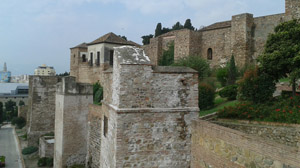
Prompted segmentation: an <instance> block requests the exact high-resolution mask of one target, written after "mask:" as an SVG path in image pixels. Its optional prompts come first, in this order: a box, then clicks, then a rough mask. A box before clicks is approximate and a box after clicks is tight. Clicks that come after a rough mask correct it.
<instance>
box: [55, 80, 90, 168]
mask: <svg viewBox="0 0 300 168" xmlns="http://www.w3.org/2000/svg"><path fill="white" fill-rule="evenodd" d="M92 102H93V87H92V85H90V84H83V83H76V82H75V78H74V77H64V78H62V81H61V82H60V83H59V84H58V85H57V91H56V109H55V154H54V167H56V168H62V167H65V166H71V165H74V164H85V162H86V160H85V159H86V154H87V136H88V135H87V114H88V104H89V103H92Z"/></svg>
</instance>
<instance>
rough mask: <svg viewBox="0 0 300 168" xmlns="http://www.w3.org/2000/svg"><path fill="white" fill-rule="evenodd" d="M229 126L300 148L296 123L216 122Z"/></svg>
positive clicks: (299, 129)
mask: <svg viewBox="0 0 300 168" xmlns="http://www.w3.org/2000/svg"><path fill="white" fill-rule="evenodd" d="M216 123H217V124H218V125H222V126H224V127H227V128H231V129H234V130H238V131H241V132H244V133H246V134H248V135H254V136H259V137H262V138H264V139H267V140H271V141H274V142H277V143H280V144H284V145H287V146H291V147H299V149H300V126H296V125H284V126H283V125H280V124H278V125H271V124H261V123H259V124H254V123H253V124H248V123H247V124H245V123H233V122H228V121H225V122H222V121H221V122H216Z"/></svg>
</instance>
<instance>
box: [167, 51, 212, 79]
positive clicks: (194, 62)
mask: <svg viewBox="0 0 300 168" xmlns="http://www.w3.org/2000/svg"><path fill="white" fill-rule="evenodd" d="M172 66H185V67H190V68H192V69H194V70H196V71H198V78H199V79H204V78H205V77H208V76H209V74H210V67H209V63H208V62H207V60H205V59H203V58H201V56H197V55H190V56H188V57H185V58H180V59H179V60H177V61H176V62H175V63H174V64H172Z"/></svg>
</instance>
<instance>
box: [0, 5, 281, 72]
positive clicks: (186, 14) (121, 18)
mask: <svg viewBox="0 0 300 168" xmlns="http://www.w3.org/2000/svg"><path fill="white" fill-rule="evenodd" d="M284 4H285V3H284V0H0V69H2V68H3V63H4V62H7V65H8V69H9V70H10V71H12V75H19V74H33V72H34V69H35V68H36V67H37V66H39V65H41V64H47V65H50V66H54V68H55V69H56V72H57V73H61V72H64V71H69V53H70V50H69V48H70V47H73V46H75V45H77V44H79V43H82V42H91V41H92V40H95V39H97V38H98V37H100V36H102V35H104V34H106V33H108V32H114V33H116V34H118V35H125V36H126V37H127V38H128V39H129V40H132V41H135V42H137V43H140V44H141V41H142V40H141V38H140V37H141V36H143V35H147V34H153V33H154V29H155V27H156V24H157V23H158V22H161V23H162V25H163V27H171V26H172V25H174V24H175V23H176V22H177V21H180V22H181V23H182V24H183V23H184V21H185V20H186V19H187V18H190V19H191V20H192V24H193V26H194V27H196V28H199V27H200V26H207V25H210V24H212V23H214V22H218V21H225V20H230V19H231V16H232V15H236V14H240V13H245V12H247V13H252V14H254V16H255V17H257V16H263V15H271V14H277V13H284Z"/></svg>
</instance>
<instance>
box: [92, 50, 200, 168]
mask: <svg viewBox="0 0 300 168" xmlns="http://www.w3.org/2000/svg"><path fill="white" fill-rule="evenodd" d="M115 53H117V54H115V57H114V66H113V72H112V73H107V74H106V75H107V76H112V77H108V78H107V79H110V80H106V81H103V82H104V86H107V87H109V88H110V89H108V88H105V89H104V95H105V96H104V100H103V105H102V106H95V105H91V106H90V111H89V137H90V138H89V142H88V144H89V147H88V149H89V152H88V165H90V166H91V167H145V168H152V167H153V168H154V167H166V168H167V167H174V168H176V167H178V168H182V167H189V165H190V161H191V155H190V150H191V127H190V125H191V121H192V120H194V119H196V118H197V116H198V110H199V108H198V101H197V99H198V94H197V91H198V87H197V86H198V76H197V72H195V71H194V70H192V69H189V68H182V67H178V68H177V67H172V68H162V67H158V68H157V67H152V66H151V65H149V61H147V62H145V60H148V59H147V58H146V56H145V55H144V53H143V52H142V51H140V52H136V48H132V47H121V48H115ZM135 54H139V55H135ZM123 55H125V57H124V58H123ZM136 58H138V59H136ZM105 83H107V84H105ZM106 118H107V120H106ZM105 130H107V132H106V131H105ZM95 149H99V150H95ZM99 165H100V166H99Z"/></svg>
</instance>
